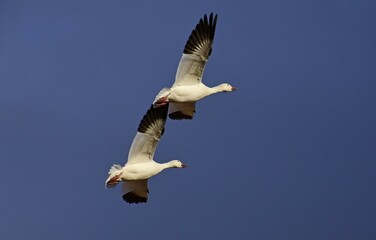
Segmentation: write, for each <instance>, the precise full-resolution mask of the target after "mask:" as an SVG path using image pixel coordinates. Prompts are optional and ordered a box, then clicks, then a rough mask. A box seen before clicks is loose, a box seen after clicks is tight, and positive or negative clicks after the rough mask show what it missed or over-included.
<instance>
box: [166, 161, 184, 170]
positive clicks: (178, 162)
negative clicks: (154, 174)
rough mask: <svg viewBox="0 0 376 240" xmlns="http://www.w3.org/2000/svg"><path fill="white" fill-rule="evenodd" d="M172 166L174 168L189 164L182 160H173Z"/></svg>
mask: <svg viewBox="0 0 376 240" xmlns="http://www.w3.org/2000/svg"><path fill="white" fill-rule="evenodd" d="M169 164H170V166H171V167H173V168H186V167H187V165H185V164H184V163H182V162H181V161H180V160H172V161H170V162H169Z"/></svg>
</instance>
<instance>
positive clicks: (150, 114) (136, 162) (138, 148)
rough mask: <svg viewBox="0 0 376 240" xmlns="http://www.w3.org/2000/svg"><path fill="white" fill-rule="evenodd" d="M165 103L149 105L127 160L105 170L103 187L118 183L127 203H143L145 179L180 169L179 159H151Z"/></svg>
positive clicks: (165, 107) (181, 165) (160, 128)
mask: <svg viewBox="0 0 376 240" xmlns="http://www.w3.org/2000/svg"><path fill="white" fill-rule="evenodd" d="M167 109H168V104H166V105H164V106H162V107H159V108H154V107H153V105H152V106H151V107H150V108H149V110H148V111H147V113H146V114H145V115H144V117H143V118H142V120H141V122H140V124H139V127H138V130H137V134H136V136H135V138H134V139H133V142H132V145H131V148H130V150H129V154H128V161H127V163H126V164H125V165H124V166H123V167H122V166H120V165H118V164H115V165H113V166H112V167H111V169H110V170H109V172H108V174H109V176H108V178H107V180H106V182H105V186H106V188H107V187H110V188H112V187H115V186H116V185H117V184H118V183H120V182H122V183H123V186H122V191H123V199H124V201H126V202H128V203H140V202H147V199H148V193H149V189H148V186H147V182H148V179H149V178H151V177H153V176H155V175H156V174H158V173H160V172H161V171H163V170H164V169H168V168H184V167H185V165H184V164H183V163H182V162H181V161H179V160H172V161H169V162H167V163H158V162H156V161H154V160H153V157H154V153H155V150H156V147H157V145H158V142H159V140H160V138H161V136H162V135H163V132H164V125H165V122H166V118H167Z"/></svg>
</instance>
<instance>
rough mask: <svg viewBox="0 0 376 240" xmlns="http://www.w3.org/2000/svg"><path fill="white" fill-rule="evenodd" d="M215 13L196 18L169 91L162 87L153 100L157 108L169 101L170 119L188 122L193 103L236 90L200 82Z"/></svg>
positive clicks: (208, 48) (209, 52)
mask: <svg viewBox="0 0 376 240" xmlns="http://www.w3.org/2000/svg"><path fill="white" fill-rule="evenodd" d="M216 24H217V14H216V15H215V16H213V13H211V14H210V16H209V20H208V17H207V16H206V14H205V15H204V17H203V18H201V19H200V21H199V23H198V24H197V25H196V28H195V29H193V31H192V33H191V35H190V36H189V38H188V41H187V43H186V44H185V47H184V51H183V56H182V57H181V59H180V62H179V66H178V69H177V72H176V76H175V82H174V84H173V85H172V87H171V88H163V89H162V90H161V91H160V92H159V93H158V95H157V96H156V98H155V100H154V106H155V107H159V106H162V105H164V104H166V103H167V102H170V109H169V117H170V118H171V119H179V120H180V119H192V118H193V116H194V113H195V108H196V106H195V103H196V101H198V100H200V99H202V98H204V97H206V96H209V95H211V94H214V93H218V92H232V91H235V90H236V88H235V87H233V86H231V85H230V84H228V83H223V84H220V85H218V86H216V87H207V86H206V85H205V84H203V83H202V81H201V80H202V75H203V73H204V69H205V64H206V62H207V61H208V58H209V56H210V54H211V52H212V45H213V40H214V33H215V27H216Z"/></svg>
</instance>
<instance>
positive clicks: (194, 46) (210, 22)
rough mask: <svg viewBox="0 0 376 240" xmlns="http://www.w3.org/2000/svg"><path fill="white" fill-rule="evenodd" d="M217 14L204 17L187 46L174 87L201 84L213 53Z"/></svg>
mask: <svg viewBox="0 0 376 240" xmlns="http://www.w3.org/2000/svg"><path fill="white" fill-rule="evenodd" d="M216 24H217V14H215V15H214V16H213V13H211V14H210V16H209V19H208V17H207V16H206V14H205V15H204V17H203V18H201V19H200V21H199V23H198V24H197V25H196V28H195V29H193V31H192V33H191V35H190V36H189V38H188V41H187V43H186V44H185V47H184V51H183V56H182V57H181V59H180V62H179V66H178V70H177V72H176V77H175V83H174V86H177V85H192V84H197V83H199V82H201V79H202V75H203V72H204V69H205V64H206V62H207V61H208V58H209V56H210V54H211V52H212V45H213V41H214V34H215V27H216Z"/></svg>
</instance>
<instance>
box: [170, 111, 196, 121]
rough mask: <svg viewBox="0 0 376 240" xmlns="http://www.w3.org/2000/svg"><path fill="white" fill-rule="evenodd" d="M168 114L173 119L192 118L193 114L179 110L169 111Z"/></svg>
mask: <svg viewBox="0 0 376 240" xmlns="http://www.w3.org/2000/svg"><path fill="white" fill-rule="evenodd" d="M168 116H169V117H170V118H171V119H173V120H183V119H187V120H192V118H193V116H191V115H187V114H184V113H183V112H180V111H177V112H173V113H170V114H169V115H168Z"/></svg>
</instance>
